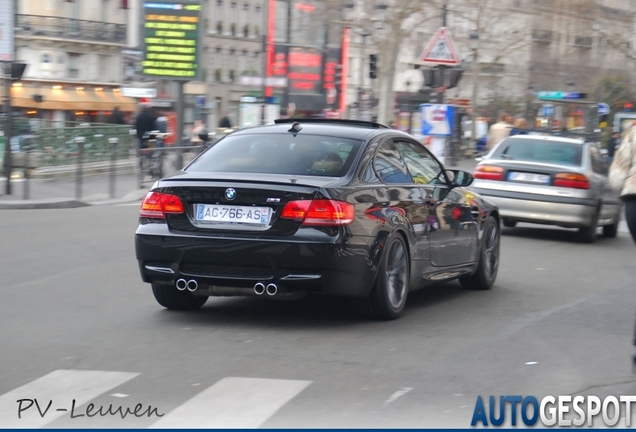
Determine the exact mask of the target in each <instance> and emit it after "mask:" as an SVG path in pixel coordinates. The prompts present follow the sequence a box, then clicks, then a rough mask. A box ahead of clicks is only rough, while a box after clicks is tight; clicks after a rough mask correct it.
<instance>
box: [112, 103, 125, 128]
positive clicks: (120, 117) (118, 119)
mask: <svg viewBox="0 0 636 432" xmlns="http://www.w3.org/2000/svg"><path fill="white" fill-rule="evenodd" d="M108 123H113V124H118V125H123V124H126V122H125V121H124V113H123V112H121V111H120V110H119V107H115V109H114V110H113V112H112V113H111V114H110V118H109V119H108Z"/></svg>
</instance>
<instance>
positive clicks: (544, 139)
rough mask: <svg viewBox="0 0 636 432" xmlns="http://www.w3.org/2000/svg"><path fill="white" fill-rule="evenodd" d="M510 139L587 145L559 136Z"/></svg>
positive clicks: (522, 136)
mask: <svg viewBox="0 0 636 432" xmlns="http://www.w3.org/2000/svg"><path fill="white" fill-rule="evenodd" d="M508 138H518V139H521V140H535V141H536V140H543V141H552V142H563V143H569V144H585V140H583V139H578V138H568V137H564V136H557V135H510V136H509V137H508Z"/></svg>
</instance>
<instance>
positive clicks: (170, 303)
mask: <svg viewBox="0 0 636 432" xmlns="http://www.w3.org/2000/svg"><path fill="white" fill-rule="evenodd" d="M152 293H153V294H154V295H155V299H156V300H157V303H159V304H160V305H161V306H163V307H165V308H167V309H171V310H182V311H189V310H197V309H200V308H201V306H203V305H204V304H205V302H206V301H208V297H207V296H194V295H192V294H190V292H189V291H179V290H178V289H177V288H175V287H174V286H172V285H159V284H152Z"/></svg>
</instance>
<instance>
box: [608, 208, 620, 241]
mask: <svg viewBox="0 0 636 432" xmlns="http://www.w3.org/2000/svg"><path fill="white" fill-rule="evenodd" d="M622 210H623V208H622V207H621V208H620V210H619V211H618V212H617V213H616V217H615V218H614V223H613V224H611V225H605V226H604V227H603V235H604V236H605V237H607V238H615V237H616V236H617V235H618V224H619V223H620V221H621V212H622Z"/></svg>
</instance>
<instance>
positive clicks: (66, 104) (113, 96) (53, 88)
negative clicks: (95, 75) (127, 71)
mask: <svg viewBox="0 0 636 432" xmlns="http://www.w3.org/2000/svg"><path fill="white" fill-rule="evenodd" d="M11 106H12V107H13V109H14V112H15V111H18V112H20V111H21V112H22V116H24V117H28V118H38V119H43V120H48V121H75V122H86V123H108V122H109V121H110V117H111V115H112V112H113V110H115V109H118V110H119V111H121V112H122V114H123V118H124V121H125V122H126V123H130V120H131V117H132V115H133V113H134V112H135V111H136V110H137V102H136V101H135V99H132V98H129V97H126V96H122V95H121V91H120V90H119V89H109V88H102V87H95V88H87V87H70V86H63V85H31V84H27V83H24V84H23V83H16V84H14V85H13V86H12V88H11Z"/></svg>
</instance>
